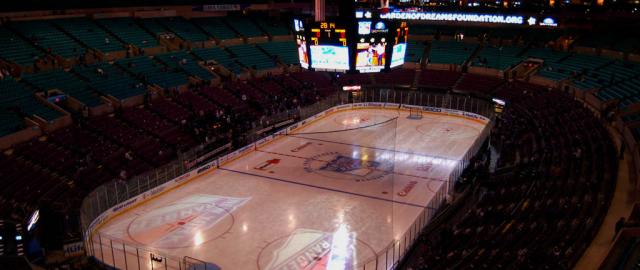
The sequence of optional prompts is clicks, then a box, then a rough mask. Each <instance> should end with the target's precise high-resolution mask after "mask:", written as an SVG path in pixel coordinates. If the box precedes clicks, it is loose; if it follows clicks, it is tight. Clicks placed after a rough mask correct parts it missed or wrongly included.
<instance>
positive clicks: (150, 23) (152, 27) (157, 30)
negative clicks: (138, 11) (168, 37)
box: [139, 19, 171, 37]
mask: <svg viewBox="0 0 640 270" xmlns="http://www.w3.org/2000/svg"><path fill="white" fill-rule="evenodd" d="M139 23H140V25H141V26H142V27H143V28H144V29H146V30H147V31H149V32H151V33H153V35H154V36H155V37H158V36H159V35H160V34H164V33H171V31H169V30H168V29H167V28H165V27H164V26H163V25H162V24H160V23H159V22H158V21H156V20H155V19H142V20H140V21H139Z"/></svg>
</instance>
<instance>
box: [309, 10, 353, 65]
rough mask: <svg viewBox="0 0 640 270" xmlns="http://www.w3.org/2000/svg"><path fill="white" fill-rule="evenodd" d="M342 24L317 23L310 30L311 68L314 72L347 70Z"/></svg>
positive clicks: (343, 26) (344, 28)
mask: <svg viewBox="0 0 640 270" xmlns="http://www.w3.org/2000/svg"><path fill="white" fill-rule="evenodd" d="M346 29H347V28H346V26H345V25H344V24H340V23H337V22H317V23H314V24H313V26H312V27H311V29H310V37H309V40H311V44H310V52H311V55H310V58H311V67H312V68H314V69H316V70H332V71H347V70H349V45H348V42H347V30H346Z"/></svg>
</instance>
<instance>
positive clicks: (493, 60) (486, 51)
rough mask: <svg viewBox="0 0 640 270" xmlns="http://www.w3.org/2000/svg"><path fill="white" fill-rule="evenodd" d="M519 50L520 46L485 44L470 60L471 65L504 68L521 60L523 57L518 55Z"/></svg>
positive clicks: (520, 49)
mask: <svg viewBox="0 0 640 270" xmlns="http://www.w3.org/2000/svg"><path fill="white" fill-rule="evenodd" d="M521 51H522V48H519V47H511V46H503V47H493V46H486V47H484V48H482V49H481V50H480V52H479V53H478V54H477V56H476V57H475V58H474V59H473V61H472V62H471V65H472V66H478V67H488V68H493V69H498V70H505V69H507V68H510V67H512V66H514V65H516V64H518V63H520V62H521V61H522V60H523V58H522V57H520V56H519V54H520V52H521Z"/></svg>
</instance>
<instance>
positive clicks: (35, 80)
mask: <svg viewBox="0 0 640 270" xmlns="http://www.w3.org/2000/svg"><path fill="white" fill-rule="evenodd" d="M93 71H94V72H95V70H93ZM22 79H23V80H24V81H25V82H27V83H29V84H31V85H32V86H34V87H35V88H36V89H38V90H40V91H47V90H52V89H58V90H60V91H62V92H64V93H65V94H67V95H69V96H71V97H73V98H75V99H77V100H78V101H80V102H82V103H83V104H84V105H86V106H88V107H95V106H98V105H101V104H102V101H101V100H100V95H98V94H97V93H95V92H93V91H91V90H90V89H89V86H88V85H87V83H86V82H84V81H83V80H81V79H80V78H78V77H76V76H74V75H73V74H72V73H69V72H65V71H62V70H53V71H49V72H40V73H34V74H28V75H25V76H23V77H22Z"/></svg>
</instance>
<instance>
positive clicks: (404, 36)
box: [389, 22, 409, 68]
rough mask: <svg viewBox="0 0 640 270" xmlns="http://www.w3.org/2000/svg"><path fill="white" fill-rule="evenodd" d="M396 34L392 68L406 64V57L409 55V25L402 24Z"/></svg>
mask: <svg viewBox="0 0 640 270" xmlns="http://www.w3.org/2000/svg"><path fill="white" fill-rule="evenodd" d="M394 34H395V37H394V38H393V48H392V53H391V64H390V65H389V67H390V68H394V67H397V66H400V65H403V64H404V56H405V54H406V53H407V40H408V39H409V27H408V26H407V23H406V22H401V23H400V25H399V26H398V27H397V28H396V32H395V33H394Z"/></svg>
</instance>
